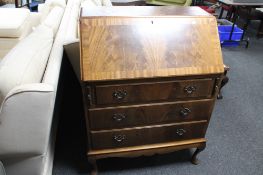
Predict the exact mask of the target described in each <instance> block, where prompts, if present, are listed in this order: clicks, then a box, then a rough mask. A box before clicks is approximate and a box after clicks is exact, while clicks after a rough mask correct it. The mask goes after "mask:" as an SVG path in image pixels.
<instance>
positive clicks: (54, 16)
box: [42, 7, 64, 35]
mask: <svg viewBox="0 0 263 175" xmlns="http://www.w3.org/2000/svg"><path fill="white" fill-rule="evenodd" d="M63 13H64V9H63V8H61V7H54V8H53V9H52V10H51V11H50V13H49V14H48V16H47V17H46V19H45V20H44V21H43V23H42V24H44V25H46V26H47V27H50V28H52V30H53V33H54V35H55V34H56V33H57V30H58V27H59V24H60V21H61V18H62V16H63Z"/></svg>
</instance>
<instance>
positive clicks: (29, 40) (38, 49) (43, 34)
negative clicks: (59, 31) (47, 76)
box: [0, 25, 53, 105]
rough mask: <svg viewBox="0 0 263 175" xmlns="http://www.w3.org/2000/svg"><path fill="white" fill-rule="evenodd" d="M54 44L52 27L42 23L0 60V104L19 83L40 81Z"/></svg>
mask: <svg viewBox="0 0 263 175" xmlns="http://www.w3.org/2000/svg"><path fill="white" fill-rule="evenodd" d="M52 44H53V31H52V29H51V28H49V27H47V26H45V25H40V26H38V27H37V28H36V29H35V30H34V31H33V32H32V33H31V34H30V35H28V36H27V37H26V38H24V39H23V40H21V41H20V42H19V43H18V44H17V45H16V46H15V47H14V48H13V49H12V50H11V51H10V52H9V53H8V54H7V55H6V56H5V57H4V58H3V59H2V61H1V62H0V105H1V104H2V102H3V100H4V98H5V96H6V95H7V94H8V92H9V91H10V90H11V89H13V88H14V87H15V86H17V85H21V84H26V83H39V82H41V80H42V76H43V73H44V72H45V68H46V64H47V60H48V57H49V53H50V50H51V47H52Z"/></svg>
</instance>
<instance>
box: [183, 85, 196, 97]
mask: <svg viewBox="0 0 263 175" xmlns="http://www.w3.org/2000/svg"><path fill="white" fill-rule="evenodd" d="M184 91H185V92H186V93H187V94H189V95H190V94H193V93H194V92H195V91H196V87H195V86H186V87H185V88H184Z"/></svg>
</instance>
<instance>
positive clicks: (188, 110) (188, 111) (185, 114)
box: [180, 108, 191, 117]
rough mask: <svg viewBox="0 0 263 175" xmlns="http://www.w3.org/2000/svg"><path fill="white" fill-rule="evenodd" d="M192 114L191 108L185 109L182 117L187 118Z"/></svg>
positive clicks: (181, 112) (182, 110)
mask: <svg viewBox="0 0 263 175" xmlns="http://www.w3.org/2000/svg"><path fill="white" fill-rule="evenodd" d="M190 113H191V110H190V109H189V108H183V109H181V111H180V114H181V116H183V117H186V116H188V115H189V114H190Z"/></svg>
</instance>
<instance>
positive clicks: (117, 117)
mask: <svg viewBox="0 0 263 175" xmlns="http://www.w3.org/2000/svg"><path fill="white" fill-rule="evenodd" d="M112 118H113V120H114V121H116V122H121V121H122V120H124V119H125V118H126V115H125V114H113V117H112Z"/></svg>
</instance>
